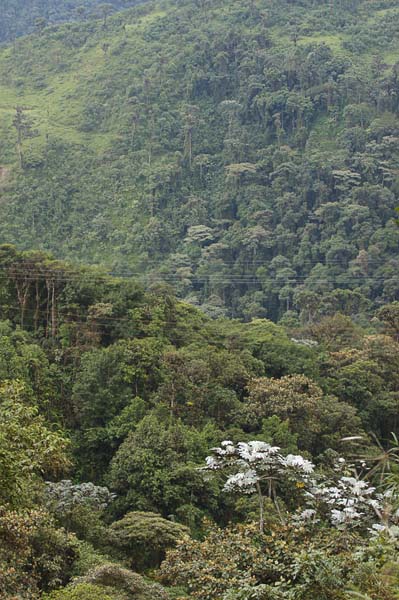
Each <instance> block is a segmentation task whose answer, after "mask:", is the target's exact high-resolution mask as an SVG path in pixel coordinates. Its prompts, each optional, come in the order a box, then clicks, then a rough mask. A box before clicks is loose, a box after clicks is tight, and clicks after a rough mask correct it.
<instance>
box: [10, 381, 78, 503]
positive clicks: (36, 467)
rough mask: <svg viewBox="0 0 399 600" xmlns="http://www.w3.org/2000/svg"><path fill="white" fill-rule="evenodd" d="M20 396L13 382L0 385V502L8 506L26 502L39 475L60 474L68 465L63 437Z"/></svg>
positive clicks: (20, 393)
mask: <svg viewBox="0 0 399 600" xmlns="http://www.w3.org/2000/svg"><path fill="white" fill-rule="evenodd" d="M22 395H23V387H22V386H21V384H18V383H17V382H8V383H3V384H1V385H0V396H1V397H0V422H1V432H0V483H1V485H0V501H1V503H3V504H10V505H11V506H18V505H20V504H22V505H23V504H26V503H29V502H30V497H31V493H32V487H33V486H34V485H35V482H36V481H40V476H41V475H42V474H47V475H53V476H57V475H60V474H62V473H63V471H64V470H65V469H66V468H67V467H68V466H69V464H70V463H69V460H68V458H67V448H68V443H67V440H66V439H65V437H64V436H63V435H62V434H61V433H59V432H56V431H52V430H51V429H50V428H49V426H48V425H47V424H46V422H45V420H44V419H43V417H42V416H41V415H39V414H38V410H37V409H36V408H35V407H32V406H28V405H26V404H25V403H24V402H23V399H22Z"/></svg>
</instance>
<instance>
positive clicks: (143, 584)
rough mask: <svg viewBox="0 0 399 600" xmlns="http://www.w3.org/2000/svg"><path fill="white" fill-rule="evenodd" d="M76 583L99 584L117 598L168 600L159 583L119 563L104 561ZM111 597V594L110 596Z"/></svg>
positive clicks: (127, 599) (128, 599)
mask: <svg viewBox="0 0 399 600" xmlns="http://www.w3.org/2000/svg"><path fill="white" fill-rule="evenodd" d="M76 583H77V585H78V586H79V585H82V584H83V585H87V584H89V585H95V586H97V585H99V586H102V587H103V589H104V590H106V591H107V592H108V590H109V593H113V594H116V595H117V598H118V600H119V598H121V599H123V600H124V599H126V600H168V598H169V595H168V593H167V592H166V590H165V589H164V588H162V587H161V586H160V585H159V584H156V583H151V582H149V581H147V580H146V579H144V577H142V576H141V575H139V574H137V573H134V572H132V571H129V570H128V569H125V568H123V567H121V566H119V565H116V564H113V563H106V564H103V565H101V566H99V567H96V568H94V569H92V570H91V571H89V572H88V573H87V574H86V575H85V576H84V577H81V578H79V579H77V580H76ZM112 597H113V596H112Z"/></svg>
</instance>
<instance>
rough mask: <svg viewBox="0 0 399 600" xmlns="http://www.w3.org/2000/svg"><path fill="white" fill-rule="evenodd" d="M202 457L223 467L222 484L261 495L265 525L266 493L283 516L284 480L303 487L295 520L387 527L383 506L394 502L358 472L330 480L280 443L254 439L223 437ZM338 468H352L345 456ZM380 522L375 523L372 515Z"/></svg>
mask: <svg viewBox="0 0 399 600" xmlns="http://www.w3.org/2000/svg"><path fill="white" fill-rule="evenodd" d="M211 452H212V454H211V455H210V456H208V457H207V458H206V466H205V467H202V470H205V471H221V472H223V473H224V474H225V475H226V482H225V484H224V490H225V491H226V492H236V493H243V494H256V495H257V497H258V501H259V529H260V531H261V532H262V533H263V531H264V505H265V498H266V497H269V498H270V499H271V500H272V501H273V503H274V506H275V507H276V510H277V512H278V515H279V517H280V520H281V521H282V522H284V521H283V516H282V514H281V510H280V507H279V503H278V498H277V489H278V487H279V485H281V484H282V483H284V485H285V487H286V486H287V484H291V485H295V487H296V488H297V489H298V491H299V489H302V491H303V495H302V499H303V502H304V503H305V506H306V508H305V509H304V510H302V512H301V513H300V514H299V516H298V517H296V518H295V520H297V521H299V522H301V523H305V522H308V523H316V522H318V521H319V520H320V519H322V520H323V521H324V522H326V521H327V522H329V523H330V525H332V526H334V527H337V528H339V529H344V528H345V529H346V528H355V527H368V528H369V529H370V531H374V532H378V531H380V530H382V529H384V530H385V529H389V528H390V523H388V520H387V515H388V511H387V506H388V505H389V503H392V501H391V499H390V498H388V497H387V494H384V495H382V494H379V493H378V492H377V490H376V488H375V487H373V486H371V485H370V484H369V483H368V482H367V481H365V480H364V479H360V478H358V477H356V476H346V475H345V476H344V475H342V472H341V473H337V476H336V478H334V480H328V479H327V478H326V477H325V476H323V475H322V474H317V473H315V472H314V465H313V464H312V463H311V462H310V461H309V460H307V459H306V458H304V457H303V456H301V455H294V454H287V455H283V454H282V453H281V452H280V448H279V447H278V446H272V445H270V444H268V443H266V442H260V441H252V442H239V443H238V444H234V443H233V442H231V441H224V442H222V443H221V445H220V447H218V448H212V450H211ZM338 462H339V465H338V471H342V470H343V469H346V471H347V472H348V470H350V466H349V465H346V463H345V460H344V459H339V461H338ZM389 515H390V516H389V521H391V522H392V524H393V525H394V526H396V523H397V522H398V521H399V510H398V511H397V512H392V511H389ZM376 520H377V521H379V523H375V521H376Z"/></svg>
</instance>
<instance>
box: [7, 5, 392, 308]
mask: <svg viewBox="0 0 399 600" xmlns="http://www.w3.org/2000/svg"><path fill="white" fill-rule="evenodd" d="M398 16H399V10H398V9H397V8H396V7H395V2H389V1H385V2H384V1H381V2H370V1H357V2H352V3H351V4H350V5H349V6H348V5H346V4H345V7H344V6H342V5H341V3H340V2H338V0H337V1H336V2H333V3H329V4H325V5H320V4H319V5H318V6H316V7H315V6H314V5H313V3H312V2H310V1H309V2H308V1H307V0H304V1H303V2H300V3H295V4H292V3H290V2H273V1H270V0H269V1H266V0H262V1H257V2H256V1H255V2H252V3H251V4H250V5H247V4H246V3H244V2H243V1H242V0H235V1H233V2H227V1H224V0H222V1H221V2H215V3H212V4H210V3H207V2H200V3H198V4H192V3H186V4H181V3H179V4H178V5H177V4H174V3H170V2H165V3H163V4H162V3H150V4H146V5H143V6H140V7H137V8H135V9H130V10H128V11H124V12H123V13H120V14H118V15H117V16H116V17H114V18H112V17H110V18H108V19H107V23H106V25H105V26H104V23H103V22H102V21H98V22H96V21H89V22H87V23H75V24H70V25H65V26H61V27H54V28H50V29H47V30H44V31H43V32H42V33H41V34H37V35H35V36H31V37H30V38H27V39H22V40H19V41H18V42H17V43H16V45H15V47H12V48H11V47H10V48H8V49H4V50H3V51H2V52H1V54H0V131H1V139H0V164H1V165H2V168H1V173H2V186H3V187H2V192H1V203H0V221H1V222H0V235H1V239H2V240H3V241H5V242H13V243H14V242H16V243H18V244H19V246H20V247H21V248H30V247H40V248H44V249H50V250H52V251H53V252H54V253H55V254H56V255H57V256H60V257H69V258H73V259H75V260H83V261H90V262H94V263H103V264H105V265H106V266H107V267H108V268H110V269H112V270H113V271H114V272H116V273H119V274H120V273H125V272H134V273H136V272H140V273H142V272H146V273H147V274H148V276H149V277H150V278H151V279H152V280H153V279H159V278H163V279H165V280H166V281H168V282H170V283H172V284H173V285H174V287H175V289H176V290H177V292H178V293H179V294H180V295H181V296H183V297H186V298H188V299H189V300H190V301H191V302H194V303H200V304H202V306H203V308H204V309H205V310H206V311H207V312H208V313H209V314H212V315H216V314H221V313H223V312H226V311H227V312H228V314H232V315H234V316H245V317H247V318H250V317H253V316H268V317H270V318H273V319H278V318H280V317H281V316H282V315H283V314H284V313H285V312H286V311H287V310H289V311H290V310H291V309H293V308H295V309H296V310H298V311H300V312H301V315H302V317H303V319H305V320H308V319H312V318H313V317H314V316H315V315H316V314H317V313H329V312H332V311H335V310H341V311H342V312H346V313H348V314H361V313H363V312H365V311H367V310H368V309H369V307H370V305H372V304H375V303H377V304H378V303H379V302H381V301H391V300H395V299H396V298H397V296H398V293H399V285H398V282H397V278H396V273H397V267H398V264H397V247H398V246H397V244H398V241H399V233H398V231H397V229H396V227H395V225H394V224H393V221H392V217H393V216H394V207H395V206H396V205H397V197H396V196H397V192H398V190H399V187H398V173H399V171H398V169H399V163H398V160H399V155H398V143H397V142H398V132H399V120H398V111H399V101H398V98H399V80H398V71H399V69H398V67H397V61H398V60H399V43H398V41H397V39H398V37H397V33H398V31H397V30H398V28H399V25H398V23H399V20H398V18H397V17H398ZM16 106H20V107H21V108H20V109H19V111H16V108H15V107H16ZM13 122H14V124H13ZM18 137H19V138H20V140H19V141H20V143H18ZM287 316H288V315H287Z"/></svg>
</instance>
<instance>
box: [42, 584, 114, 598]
mask: <svg viewBox="0 0 399 600" xmlns="http://www.w3.org/2000/svg"><path fill="white" fill-rule="evenodd" d="M43 600H124V596H121V595H119V594H118V593H113V592H112V590H111V591H110V590H108V589H107V588H104V587H102V586H99V585H92V584H90V583H80V584H78V585H74V586H68V587H67V588H64V589H62V590H59V591H57V592H52V593H51V594H46V595H44V596H43Z"/></svg>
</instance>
